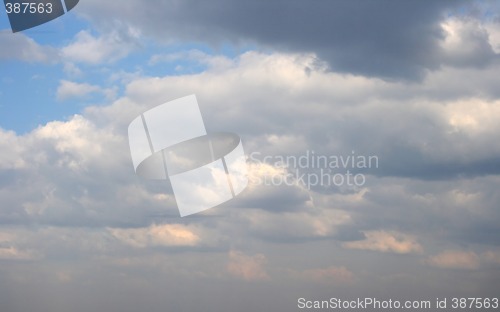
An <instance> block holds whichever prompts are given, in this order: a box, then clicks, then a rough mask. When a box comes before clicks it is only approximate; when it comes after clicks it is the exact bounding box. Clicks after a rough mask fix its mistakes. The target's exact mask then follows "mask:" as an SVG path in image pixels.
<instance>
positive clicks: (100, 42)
mask: <svg viewBox="0 0 500 312" xmlns="http://www.w3.org/2000/svg"><path fill="white" fill-rule="evenodd" d="M138 37H139V33H137V32H136V31H135V30H133V29H132V28H127V29H125V30H124V31H121V32H119V31H113V32H110V33H107V34H104V35H102V36H99V37H95V36H94V35H92V34H91V33H90V32H88V31H85V30H82V31H80V32H79V33H78V34H77V35H76V36H75V39H74V41H73V42H71V43H70V44H68V45H67V46H65V47H63V48H62V49H61V56H62V57H63V58H64V60H66V61H69V62H76V63H84V64H91V65H98V64H102V63H108V62H114V61H117V60H119V59H122V58H124V57H126V56H127V55H128V54H129V53H130V52H132V51H133V50H134V49H135V48H136V46H137V44H136V41H137V38H138Z"/></svg>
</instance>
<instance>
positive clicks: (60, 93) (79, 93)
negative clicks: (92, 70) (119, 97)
mask: <svg viewBox="0 0 500 312" xmlns="http://www.w3.org/2000/svg"><path fill="white" fill-rule="evenodd" d="M94 93H99V94H102V95H104V96H105V97H106V98H107V99H108V100H111V99H114V98H115V97H116V89H105V88H101V87H99V86H96V85H91V84H88V83H76V82H72V81H68V80H61V81H60V83H59V87H58V88H57V93H56V96H57V99H58V100H59V101H65V100H68V99H71V98H81V97H85V96H87V95H90V94H94Z"/></svg>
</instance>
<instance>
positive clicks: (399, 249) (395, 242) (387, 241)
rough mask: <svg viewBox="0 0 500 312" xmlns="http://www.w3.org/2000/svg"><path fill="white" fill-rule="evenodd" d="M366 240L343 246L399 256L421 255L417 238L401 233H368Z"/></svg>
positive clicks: (366, 233) (420, 247)
mask: <svg viewBox="0 0 500 312" xmlns="http://www.w3.org/2000/svg"><path fill="white" fill-rule="evenodd" d="M364 234H365V236H366V239H364V240H361V241H354V242H347V243H344V244H343V246H344V247H345V248H350V249H362V250H373V251H380V252H393V253H398V254H410V253H421V252H422V246H421V245H420V244H419V243H418V242H417V240H416V238H415V237H412V236H410V235H406V234H403V233H399V232H388V231H367V232H364Z"/></svg>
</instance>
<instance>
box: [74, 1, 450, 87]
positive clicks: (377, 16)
mask: <svg viewBox="0 0 500 312" xmlns="http://www.w3.org/2000/svg"><path fill="white" fill-rule="evenodd" d="M457 5H459V4H458V3H457V2H456V1H433V2H422V1H359V0H358V1H329V0H328V1H327V0H314V1H300V0H292V1H290V0H287V1H284V0H275V1H263V0H257V1H233V0H216V1H198V0H188V1H158V0H157V1H149V2H148V5H147V6H146V5H145V4H144V3H143V2H142V1H137V0H129V1H126V2H124V3H123V5H122V7H120V8H116V6H115V5H109V6H106V5H105V6H104V7H103V4H102V3H101V2H100V1H99V2H97V1H95V2H94V1H89V2H88V3H87V4H84V5H82V11H83V12H84V14H86V15H88V16H89V17H90V18H91V19H95V20H97V21H98V22H99V23H100V24H109V23H113V21H120V23H126V24H129V23H130V24H131V25H133V26H134V27H137V28H138V29H141V30H142V31H143V32H144V34H145V35H147V36H148V35H153V36H155V37H157V38H161V39H162V40H167V41H170V40H173V39H188V40H198V41H200V40H201V41H205V42H207V41H208V42H209V43H215V44H219V43H221V42H227V41H230V42H248V41H250V42H252V41H253V42H256V43H257V44H259V45H261V46H264V47H266V46H267V47H271V48H275V49H278V50H281V51H293V52H312V53H316V54H317V55H318V57H319V58H321V59H322V60H325V61H327V62H328V64H329V67H330V69H331V70H333V71H338V72H346V73H354V74H360V75H366V76H377V77H382V78H387V79H391V78H393V79H410V80H411V79H416V78H419V77H421V76H422V74H423V73H424V72H425V71H426V70H427V69H435V68H437V67H439V65H440V64H441V61H440V58H441V57H442V55H441V54H442V51H441V50H440V46H439V42H440V40H442V39H443V37H444V33H443V30H442V28H441V25H440V22H441V21H442V19H443V18H445V12H446V11H447V10H449V9H452V6H457ZM112 27H116V24H114V26H112Z"/></svg>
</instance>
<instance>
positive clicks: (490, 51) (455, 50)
mask: <svg viewBox="0 0 500 312" xmlns="http://www.w3.org/2000/svg"><path fill="white" fill-rule="evenodd" d="M442 28H443V30H444V32H445V39H444V40H443V41H442V43H441V45H442V49H443V53H444V55H443V61H444V62H445V63H447V64H449V65H453V66H457V67H461V66H486V65H487V64H489V63H490V62H492V61H495V60H498V59H499V55H497V54H496V52H495V49H494V48H493V46H492V43H491V42H490V41H491V40H490V36H489V31H488V29H487V28H485V27H484V26H483V25H482V24H481V23H480V22H479V21H478V20H475V19H472V18H465V17H463V18H450V19H448V20H446V21H444V22H443V24H442Z"/></svg>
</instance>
